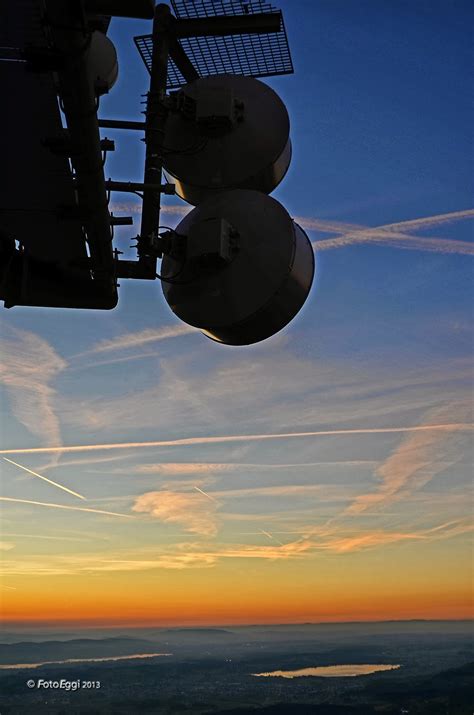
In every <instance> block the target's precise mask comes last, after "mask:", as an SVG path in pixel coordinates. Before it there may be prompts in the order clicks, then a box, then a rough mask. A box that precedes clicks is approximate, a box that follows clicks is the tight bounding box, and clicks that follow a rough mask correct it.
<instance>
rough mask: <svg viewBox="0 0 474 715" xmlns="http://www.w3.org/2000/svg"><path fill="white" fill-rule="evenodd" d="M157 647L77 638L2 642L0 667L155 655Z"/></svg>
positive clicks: (124, 640) (132, 641)
mask: <svg viewBox="0 0 474 715" xmlns="http://www.w3.org/2000/svg"><path fill="white" fill-rule="evenodd" d="M156 652H157V644H156V643H151V642H150V641H147V640H142V639H137V638H128V637H126V638H121V637H117V638H101V639H95V638H76V639H73V640H68V641H43V642H41V643H32V642H31V641H23V642H21V643H0V665H8V664H16V663H42V662H45V661H60V660H67V659H69V658H107V657H115V656H121V655H134V654H135V653H156Z"/></svg>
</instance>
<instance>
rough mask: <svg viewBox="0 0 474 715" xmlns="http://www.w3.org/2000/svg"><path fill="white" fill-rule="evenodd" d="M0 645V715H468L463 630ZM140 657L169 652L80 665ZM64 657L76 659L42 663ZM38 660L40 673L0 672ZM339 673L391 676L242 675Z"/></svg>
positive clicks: (330, 630)
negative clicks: (369, 670)
mask: <svg viewBox="0 0 474 715" xmlns="http://www.w3.org/2000/svg"><path fill="white" fill-rule="evenodd" d="M2 640H3V641H4V643H3V644H2V645H0V668H1V669H0V713H1V715H10V714H11V715H23V713H25V715H26V714H27V713H28V714H29V713H33V712H34V713H50V714H51V715H60V714H61V715H66V713H67V715H75V713H90V714H91V715H92V713H97V714H102V713H104V714H107V715H108V714H111V715H114V714H115V713H116V714H117V715H118V714H120V715H122V714H123V715H129V714H131V713H159V714H161V713H162V714H163V715H177V714H180V713H183V715H184V714H189V715H205V714H209V715H224V714H225V715H248V714H250V713H253V714H254V715H284V714H285V713H289V714H290V715H291V713H295V715H306V714H307V713H312V714H313V713H314V714H316V715H401V714H402V713H403V714H407V715H408V714H409V715H448V714H449V715H472V713H473V712H474V697H473V693H474V679H473V674H474V653H473V641H472V628H471V624H470V623H466V622H463V623H460V622H451V623H439V622H410V623H407V622H403V623H378V624H362V623H361V624H331V625H316V624H305V625H298V626H268V627H263V626H261V627H257V626H255V627H245V628H226V629H141V630H135V631H131V630H129V631H127V632H123V631H121V632H120V633H116V634H114V633H113V632H111V631H110V630H109V631H108V632H107V633H104V632H102V633H101V632H99V631H95V632H87V634H85V633H84V632H82V633H81V634H77V633H67V634H66V633H63V634H61V633H55V634H54V635H53V634H51V633H49V634H47V633H30V634H28V633H21V634H19V633H14V632H10V633H7V632H4V634H3V638H2ZM150 653H167V654H170V655H162V656H157V657H151V658H140V659H133V658H132V659H122V660H114V661H111V660H99V661H96V662H84V660H83V659H87V658H101V659H103V658H114V657H115V658H117V657H121V658H123V657H124V656H131V655H132V656H133V655H136V654H141V655H146V654H150ZM66 659H68V660H69V661H70V660H71V659H75V660H78V662H68V663H58V662H54V663H49V661H64V660H66ZM45 662H48V663H49V664H48V665H41V666H39V667H34V668H31V667H29V668H26V667H14V668H8V669H5V666H6V665H14V666H15V665H20V664H21V665H25V664H37V663H45ZM339 664H340V665H342V664H394V665H400V666H401V667H400V668H399V669H397V670H391V671H385V672H380V673H374V674H371V675H364V676H358V677H346V678H342V677H337V678H323V677H313V676H311V677H299V678H293V679H287V678H281V677H278V678H275V677H270V678H267V677H266V678H263V677H260V678H257V677H254V676H253V675H252V673H261V672H268V671H273V670H295V669H300V668H307V667H315V666H325V665H339ZM28 681H32V682H33V685H32V683H31V682H30V683H29V685H28V684H27V683H28ZM68 688H69V689H68Z"/></svg>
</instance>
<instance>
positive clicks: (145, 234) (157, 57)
mask: <svg viewBox="0 0 474 715" xmlns="http://www.w3.org/2000/svg"><path fill="white" fill-rule="evenodd" d="M171 23H172V15H171V11H170V9H169V7H168V5H164V4H159V5H157V6H156V7H155V16H154V19H153V34H152V38H153V53H152V61H151V74H150V89H149V92H148V96H147V105H146V112H145V115H146V121H145V144H146V158H145V176H144V181H143V183H144V184H145V185H147V184H148V185H152V186H154V187H156V186H157V185H159V184H161V172H162V169H163V138H164V131H165V123H166V115H167V109H166V106H165V101H164V100H165V95H166V84H167V77H168V55H169V51H170V44H171V38H170V30H171ZM160 198H161V191H160V189H157V188H145V190H144V192H143V208H142V223H141V229H140V236H139V238H138V246H137V248H138V262H139V267H140V273H143V275H141V276H140V277H143V278H149V279H154V278H155V276H156V250H155V252H153V250H152V249H153V241H154V239H155V238H156V237H157V233H158V226H159V224H160Z"/></svg>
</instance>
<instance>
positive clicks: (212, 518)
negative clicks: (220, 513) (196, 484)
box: [132, 490, 217, 536]
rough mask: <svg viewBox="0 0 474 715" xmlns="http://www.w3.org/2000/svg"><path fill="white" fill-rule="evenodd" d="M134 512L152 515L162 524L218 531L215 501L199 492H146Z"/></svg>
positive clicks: (203, 532) (209, 532)
mask: <svg viewBox="0 0 474 715" xmlns="http://www.w3.org/2000/svg"><path fill="white" fill-rule="evenodd" d="M199 491H200V490H199ZM206 496H207V495H206ZM132 511H135V512H140V513H145V514H150V515H151V516H153V517H154V518H155V519H157V520H158V521H162V522H163V523H169V524H178V525H179V526H180V527H182V528H183V529H184V530H185V531H189V532H191V533H195V534H201V535H203V536H214V535H215V534H216V533H217V518H216V511H217V505H216V503H215V500H213V499H203V498H202V496H201V495H199V494H195V493H190V492H172V491H168V490H161V491H155V492H147V493H145V494H142V495H141V496H139V497H138V498H137V499H136V500H135V503H134V505H133V507H132Z"/></svg>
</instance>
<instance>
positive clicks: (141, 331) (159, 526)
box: [0, 0, 474, 625]
mask: <svg viewBox="0 0 474 715" xmlns="http://www.w3.org/2000/svg"><path fill="white" fill-rule="evenodd" d="M276 4H277V5H278V7H281V8H282V9H283V11H284V17H285V21H286V26H287V32H288V37H289V41H290V46H291V49H292V55H293V61H294V65H295V74H294V75H290V76H286V77H280V78H275V79H270V80H268V84H270V85H271V86H272V87H273V88H274V89H276V90H277V92H278V93H279V94H280V96H281V97H282V99H283V100H284V101H285V103H286V104H287V106H288V110H289V114H290V120H291V125H292V142H293V160H292V163H291V166H290V170H289V172H288V174H287V176H286V177H285V179H284V181H283V182H282V184H281V185H280V186H279V187H278V189H277V190H276V191H275V192H274V194H273V195H274V196H275V198H277V199H278V200H279V201H281V202H282V203H283V204H284V205H285V207H286V208H287V209H288V211H289V212H290V213H291V215H292V216H294V217H295V218H296V217H298V218H297V220H298V222H299V223H300V224H301V225H302V226H303V227H304V228H305V230H306V231H307V233H308V236H309V237H310V239H311V241H313V242H314V245H315V250H316V264H317V272H316V279H315V283H314V285H313V288H312V291H311V294H310V297H309V299H308V301H307V303H306V304H305V306H304V308H303V310H302V311H301V313H300V314H299V315H298V316H297V318H296V319H295V320H294V321H293V322H292V324H291V325H290V326H289V327H288V328H286V329H285V330H283V331H282V332H281V333H279V334H278V335H276V336H275V337H273V338H271V339H269V340H267V341H265V342H263V343H261V344H259V345H254V346H251V347H246V348H235V347H228V346H223V345H219V344H216V343H213V342H212V341H210V340H209V339H207V338H206V337H204V336H203V335H201V333H199V332H198V331H196V330H194V329H192V328H190V327H188V326H186V325H185V324H184V323H180V322H178V320H177V319H176V318H175V317H174V316H173V314H172V313H171V312H170V310H169V308H168V307H167V305H166V304H165V302H164V300H163V299H162V297H161V287H160V285H159V283H158V282H156V284H150V283H148V282H142V283H141V282H138V281H129V282H127V281H126V280H122V285H121V288H120V301H119V306H118V308H117V309H116V310H114V311H112V312H106V311H105V312H100V311H80V310H78V311H67V310H53V309H38V308H13V309H12V310H9V311H7V310H3V309H2V310H1V313H0V333H1V337H2V347H1V356H0V357H1V359H0V362H1V366H0V376H1V384H2V388H1V391H2V404H3V415H2V421H1V431H0V466H1V473H2V502H1V504H0V506H1V508H2V526H1V533H0V551H1V554H2V560H3V573H4V576H3V577H2V580H1V588H0V598H1V611H2V614H3V618H4V620H6V621H9V622H12V623H29V622H31V623H42V622H44V623H49V624H64V623H69V624H73V623H74V624H83V625H96V624H100V625H128V624H156V625H164V624H172V625H180V624H186V625H188V624H232V623H270V622H273V623H285V622H308V621H313V622H317V621H351V620H384V619H413V618H427V619H428V618H440V619H445V618H447V619H451V618H453V619H458V618H465V617H469V616H471V615H472V572H471V571H470V563H471V559H472V506H473V502H472V493H471V492H470V489H471V487H472V457H473V455H472V428H473V424H472V423H473V415H472V377H473V375H472V345H473V343H472V305H473V301H472V299H473V282H472V255H473V252H474V249H473V244H472V218H473V216H474V211H473V210H472V208H471V207H472V195H473V189H474V187H473V182H472V162H470V146H472V144H471V142H472V125H473V124H472V120H473V116H472V109H471V108H470V106H469V99H470V98H469V91H467V90H468V86H469V74H470V63H471V61H472V60H471V54H470V53H471V47H470V26H472V7H470V6H471V3H468V2H467V1H466V2H463V1H461V0H453V2H450V3H446V2H437V1H435V2H433V1H432V0H429V1H428V0H427V1H426V2H425V1H423V0H417V2H416V3H412V2H405V1H404V0H384V2H382V3H381V2H379V0H361V2H357V3H355V2H351V0H291V1H290V0H281V2H280V3H276ZM149 30H150V23H148V22H145V21H143V22H138V21H130V20H118V19H117V20H113V21H112V24H111V30H110V33H109V34H110V37H111V38H112V40H113V41H114V42H115V44H116V47H117V50H118V57H119V63H120V74H119V79H118V82H117V85H116V86H115V87H114V88H113V90H112V91H111V93H110V95H109V96H106V97H104V98H103V100H102V101H101V109H100V115H101V116H102V117H107V118H123V119H141V118H142V117H141V115H140V113H139V112H140V109H141V106H140V104H139V102H140V100H141V97H140V94H141V93H143V92H145V91H146V90H147V83H148V75H147V73H146V71H145V68H144V66H143V64H142V62H141V59H140V57H139V55H138V53H137V52H136V50H135V47H134V44H133V40H132V37H133V36H134V35H137V34H144V33H146V32H148V31H149ZM103 135H107V136H108V137H110V138H113V139H115V141H116V147H117V148H116V152H115V154H112V155H110V158H109V159H108V161H107V164H106V175H107V178H108V177H112V178H113V179H116V180H131V181H140V180H142V178H143V176H142V171H143V144H142V143H141V142H140V141H139V139H140V136H139V135H137V133H134V134H133V135H126V134H125V133H124V132H121V133H120V132H114V131H111V130H107V131H104V133H103ZM112 202H113V204H114V211H115V213H116V214H126V213H132V214H133V216H134V217H135V226H134V228H133V229H131V228H130V227H128V228H121V229H119V230H118V231H117V232H116V235H117V236H118V240H117V246H118V247H119V248H120V249H122V250H125V251H126V255H130V257H133V254H132V253H131V252H130V253H129V250H128V246H129V244H130V242H131V240H130V239H131V238H132V237H133V236H134V235H136V233H137V231H138V228H139V219H140V216H139V211H140V204H139V199H138V197H134V198H128V197H127V195H126V194H116V195H115V196H113V199H112ZM165 204H166V205H165V207H164V210H163V221H162V222H163V223H168V224H170V225H171V226H174V225H176V223H177V222H178V221H179V220H180V217H182V215H183V212H185V211H186V210H187V207H186V205H185V204H184V203H182V202H179V200H178V199H176V198H171V197H166V199H165ZM165 219H166V220H165ZM25 469H26V470H29V471H25ZM32 472H33V473H32ZM45 478H46V480H45ZM48 480H49V481H48Z"/></svg>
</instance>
